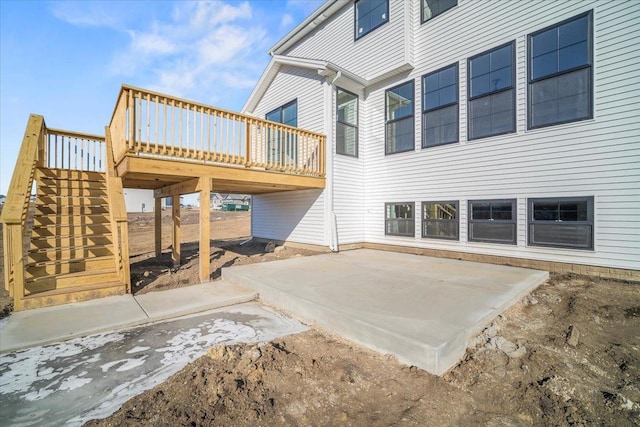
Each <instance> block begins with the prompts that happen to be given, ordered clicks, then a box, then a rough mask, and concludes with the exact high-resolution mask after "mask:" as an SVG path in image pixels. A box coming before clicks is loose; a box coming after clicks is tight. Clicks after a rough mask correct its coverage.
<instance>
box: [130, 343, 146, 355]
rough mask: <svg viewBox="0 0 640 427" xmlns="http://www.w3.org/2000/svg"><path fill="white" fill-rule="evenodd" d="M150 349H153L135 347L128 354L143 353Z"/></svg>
mask: <svg viewBox="0 0 640 427" xmlns="http://www.w3.org/2000/svg"><path fill="white" fill-rule="evenodd" d="M140 341H144V340H140ZM140 341H138V342H140ZM150 348H151V347H133V348H132V349H131V350H129V351H127V354H133V353H140V352H141V351H147V350H149V349H150Z"/></svg>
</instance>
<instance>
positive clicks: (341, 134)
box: [336, 88, 358, 157]
mask: <svg viewBox="0 0 640 427" xmlns="http://www.w3.org/2000/svg"><path fill="white" fill-rule="evenodd" d="M337 98H338V102H337V104H338V111H337V114H336V153H338V154H345V155H347V156H353V157H358V96H357V95H354V94H353V93H351V92H347V91H346V90H343V89H340V88H338V90H337Z"/></svg>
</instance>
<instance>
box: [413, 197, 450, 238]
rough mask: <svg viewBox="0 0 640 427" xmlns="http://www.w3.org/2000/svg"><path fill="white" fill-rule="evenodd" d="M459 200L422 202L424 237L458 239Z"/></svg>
mask: <svg viewBox="0 0 640 427" xmlns="http://www.w3.org/2000/svg"><path fill="white" fill-rule="evenodd" d="M458 229H459V225H458V202H457V201H455V202H422V237H431V238H434V239H451V240H458Z"/></svg>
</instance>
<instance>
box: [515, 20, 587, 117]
mask: <svg viewBox="0 0 640 427" xmlns="http://www.w3.org/2000/svg"><path fill="white" fill-rule="evenodd" d="M584 17H587V25H588V28H587V45H588V47H587V49H588V59H587V63H586V64H584V65H579V66H576V67H573V68H570V69H568V70H564V71H557V72H555V73H553V74H549V75H547V76H544V77H538V78H536V79H533V78H532V73H533V64H532V58H531V55H532V53H533V49H532V48H531V41H532V39H533V37H535V36H537V35H538V34H541V33H544V32H545V31H549V30H551V29H553V28H558V27H561V26H563V25H566V24H568V23H570V22H572V21H576V20H578V19H581V18H584ZM593 30H594V26H593V9H592V10H588V11H586V12H583V13H581V14H579V15H576V16H572V17H570V18H567V19H564V20H562V21H560V22H558V23H555V24H553V25H549V26H547V27H545V28H542V29H540V30H537V31H534V32H533V33H531V34H528V35H527V130H534V129H541V128H546V127H549V126H557V125H563V124H566V123H574V122H581V121H583V120H592V119H593V117H594V99H593V98H594V95H595V88H594V86H595V85H594V78H593V68H594V66H593V65H594V41H593V39H594V36H593V32H594V31H593ZM587 68H588V69H589V115H588V117H584V118H580V119H569V120H561V121H557V122H553V123H547V124H544V125H538V126H532V125H531V122H532V116H531V113H532V110H533V109H532V108H531V100H532V96H531V89H532V87H533V85H534V84H535V83H539V82H541V81H544V80H548V79H553V78H557V77H560V76H562V75H564V74H569V73H573V72H575V71H580V70H584V69H587Z"/></svg>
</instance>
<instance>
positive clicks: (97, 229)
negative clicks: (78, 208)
mask: <svg viewBox="0 0 640 427" xmlns="http://www.w3.org/2000/svg"><path fill="white" fill-rule="evenodd" d="M31 233H32V234H31V235H32V236H33V237H50V236H89V235H96V234H98V235H103V234H111V223H98V224H44V225H39V224H34V225H33V230H32V232H31Z"/></svg>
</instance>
